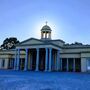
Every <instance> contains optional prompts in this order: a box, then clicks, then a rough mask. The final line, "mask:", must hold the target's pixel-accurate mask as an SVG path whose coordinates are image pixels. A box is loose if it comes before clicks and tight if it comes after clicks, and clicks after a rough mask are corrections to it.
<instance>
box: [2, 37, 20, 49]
mask: <svg viewBox="0 0 90 90" xmlns="http://www.w3.org/2000/svg"><path fill="white" fill-rule="evenodd" d="M18 43H19V40H17V38H16V37H10V38H6V39H5V40H4V41H3V44H2V45H1V48H2V49H14V48H15V45H16V44H18Z"/></svg>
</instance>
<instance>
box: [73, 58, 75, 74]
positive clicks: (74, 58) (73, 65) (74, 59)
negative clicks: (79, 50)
mask: <svg viewBox="0 0 90 90" xmlns="http://www.w3.org/2000/svg"><path fill="white" fill-rule="evenodd" d="M73 72H75V58H73Z"/></svg>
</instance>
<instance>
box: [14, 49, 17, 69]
mask: <svg viewBox="0 0 90 90" xmlns="http://www.w3.org/2000/svg"><path fill="white" fill-rule="evenodd" d="M16 67H17V49H15V58H14V70H16Z"/></svg>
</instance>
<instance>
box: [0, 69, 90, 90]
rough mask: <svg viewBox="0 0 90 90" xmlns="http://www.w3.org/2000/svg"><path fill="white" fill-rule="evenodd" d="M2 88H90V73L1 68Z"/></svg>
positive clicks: (36, 89)
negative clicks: (25, 70)
mask: <svg viewBox="0 0 90 90" xmlns="http://www.w3.org/2000/svg"><path fill="white" fill-rule="evenodd" d="M0 90H90V74H88V73H71V72H31V71H27V72H24V71H10V70H0Z"/></svg>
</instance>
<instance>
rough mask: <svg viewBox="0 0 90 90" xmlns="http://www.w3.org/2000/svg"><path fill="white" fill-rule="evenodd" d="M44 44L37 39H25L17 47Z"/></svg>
mask: <svg viewBox="0 0 90 90" xmlns="http://www.w3.org/2000/svg"><path fill="white" fill-rule="evenodd" d="M43 43H44V42H42V41H40V40H39V39H35V38H30V39H27V40H25V41H23V42H21V43H19V45H33V44H36V45H37V44H43Z"/></svg>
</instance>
